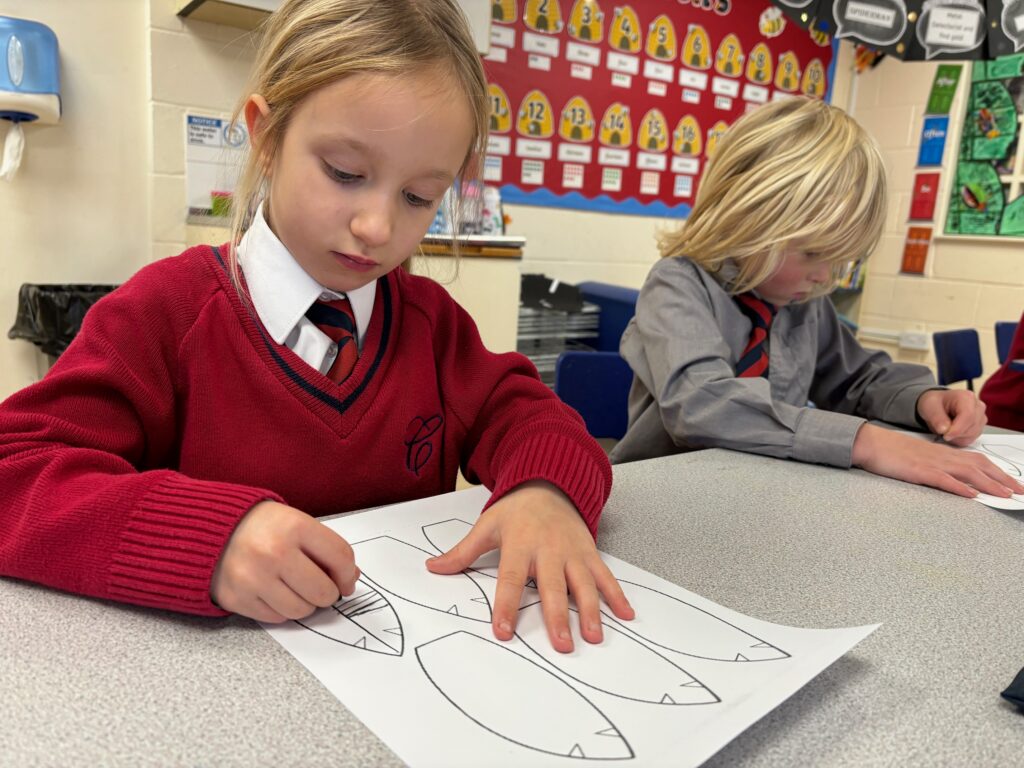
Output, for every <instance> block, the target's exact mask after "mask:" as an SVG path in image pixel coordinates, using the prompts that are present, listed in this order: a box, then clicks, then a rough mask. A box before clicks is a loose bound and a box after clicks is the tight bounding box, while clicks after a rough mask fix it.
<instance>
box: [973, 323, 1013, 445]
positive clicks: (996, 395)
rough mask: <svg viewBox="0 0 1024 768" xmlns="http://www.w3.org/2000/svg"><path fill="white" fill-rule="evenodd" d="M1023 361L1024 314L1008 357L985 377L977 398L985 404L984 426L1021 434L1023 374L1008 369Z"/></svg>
mask: <svg viewBox="0 0 1024 768" xmlns="http://www.w3.org/2000/svg"><path fill="white" fill-rule="evenodd" d="M1021 358H1024V315H1021V317H1020V323H1018V325H1017V332H1016V333H1015V334H1013V341H1012V342H1011V343H1010V354H1009V355H1008V356H1007V358H1006V360H1005V362H1003V364H1002V365H1001V366H999V370H998V371H996V372H995V373H993V374H992V375H991V376H989V377H988V381H986V382H985V386H983V387H982V388H981V392H979V393H978V397H980V398H981V400H982V402H983V403H985V406H986V411H985V415H986V416H988V423H989V424H991V425H992V426H994V427H1003V428H1004V429H1013V430H1016V431H1018V432H1024V372H1021V371H1015V370H1013V369H1012V368H1011V367H1010V366H1011V365H1012V364H1013V361H1014V360H1020V359H1021Z"/></svg>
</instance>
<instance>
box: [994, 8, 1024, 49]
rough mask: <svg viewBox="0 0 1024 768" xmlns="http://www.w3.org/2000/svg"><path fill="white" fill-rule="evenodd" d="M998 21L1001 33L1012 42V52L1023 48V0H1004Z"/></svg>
mask: <svg viewBox="0 0 1024 768" xmlns="http://www.w3.org/2000/svg"><path fill="white" fill-rule="evenodd" d="M1000 21H1001V23H1002V25H1003V34H1004V35H1006V36H1007V37H1008V38H1009V39H1010V40H1011V41H1012V42H1013V50H1014V52H1015V53H1016V52H1017V51H1019V50H1020V49H1021V48H1024V0H1011V1H1010V2H1006V1H1005V0H1004V2H1003V13H1002V15H1001V17H1000Z"/></svg>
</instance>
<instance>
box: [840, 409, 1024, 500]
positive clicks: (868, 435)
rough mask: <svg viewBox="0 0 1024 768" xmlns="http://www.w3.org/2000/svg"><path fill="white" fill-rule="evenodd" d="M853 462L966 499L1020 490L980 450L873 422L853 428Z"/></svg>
mask: <svg viewBox="0 0 1024 768" xmlns="http://www.w3.org/2000/svg"><path fill="white" fill-rule="evenodd" d="M926 394H927V393H926ZM853 463H854V465H855V466H858V467H863V468H864V469H866V470H868V471H869V472H874V473H875V474H876V475H885V476H886V477H892V478H895V479H896V480H905V481H906V482H908V483H918V484H919V485H929V486H931V487H932V488H938V489H939V490H942V491H948V492H949V493H955V494H957V495H958V496H967V497H969V498H973V497H974V496H977V495H978V492H979V491H980V492H981V493H987V494H990V495H992V496H1002V497H1003V498H1006V497H1008V496H1010V494H1012V493H1024V486H1021V485H1020V484H1019V483H1018V482H1017V481H1016V480H1014V479H1013V478H1012V477H1010V476H1009V475H1007V474H1006V473H1005V472H1003V471H1002V470H1001V469H999V467H997V466H996V465H995V464H993V463H992V462H991V461H989V460H988V459H987V458H986V457H985V456H983V455H982V454H980V453H975V452H973V451H960V450H957V449H955V448H951V447H950V446H948V445H940V444H938V443H933V442H928V441H926V440H921V439H920V438H917V437H911V436H910V435H904V434H900V433H899V432H894V431H892V430H890V429H885V428H883V427H876V426H875V425H873V424H865V425H863V426H862V427H861V428H860V429H859V430H858V431H857V437H856V439H855V440H854V442H853Z"/></svg>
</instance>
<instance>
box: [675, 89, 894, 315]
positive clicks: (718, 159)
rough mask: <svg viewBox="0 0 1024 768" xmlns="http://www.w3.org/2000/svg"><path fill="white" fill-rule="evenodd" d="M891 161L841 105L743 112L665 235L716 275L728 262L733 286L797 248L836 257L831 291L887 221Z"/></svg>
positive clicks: (796, 104) (797, 104)
mask: <svg viewBox="0 0 1024 768" xmlns="http://www.w3.org/2000/svg"><path fill="white" fill-rule="evenodd" d="M885 212H886V183H885V168H884V164H883V162H882V156H881V153H880V152H879V149H878V145H877V144H876V143H875V141H874V139H872V138H871V136H869V135H868V133H867V132H866V131H865V130H864V129H863V128H862V127H861V126H860V125H858V124H857V123H856V122H855V121H854V120H853V118H851V117H850V116H849V115H847V114H846V113H845V112H843V111H842V110H840V109H837V108H836V107H832V106H829V105H828V104H825V103H824V102H821V101H816V100H813V99H807V98H803V97H798V98H792V99H785V100H783V101H778V102H773V103H771V104H767V105H765V106H762V107H759V108H758V109H756V110H754V111H753V112H751V113H749V114H747V115H744V116H743V117H742V118H740V119H739V120H737V121H736V123H734V124H733V125H732V127H731V128H729V130H728V131H726V133H725V135H724V136H723V137H722V139H721V140H720V142H719V143H718V146H717V149H716V151H715V154H714V157H713V158H712V159H711V160H710V161H709V164H708V166H707V168H706V170H705V173H704V177H703V179H702V180H701V182H700V188H699V190H698V192H697V199H696V202H695V204H694V206H693V210H692V211H691V213H690V216H689V217H688V218H687V220H686V222H685V223H684V224H683V225H682V227H681V228H679V229H678V230H676V231H674V232H670V233H668V234H666V235H664V236H663V237H662V238H661V240H660V248H661V254H662V256H663V257H670V256H684V257H686V258H688V259H690V260H692V261H694V262H695V263H697V264H699V265H700V266H701V267H703V268H704V269H705V270H707V271H708V272H710V273H712V274H716V275H717V274H718V273H719V272H720V271H721V270H722V267H723V266H724V265H726V264H727V263H729V262H732V263H734V264H735V266H736V269H737V272H736V274H735V276H734V277H732V276H730V277H729V279H728V280H727V281H724V282H725V283H726V288H727V290H729V291H730V292H731V293H734V294H735V293H743V292H744V291H748V290H751V289H754V288H756V287H757V286H758V285H760V284H761V283H763V282H764V281H765V280H767V279H768V278H769V277H771V275H772V274H774V273H775V271H776V270H778V268H779V267H780V266H781V263H782V260H783V258H784V256H785V253H786V251H787V249H789V248H799V249H800V250H802V251H804V252H805V253H809V254H813V255H814V257H815V258H819V259H820V260H822V261H827V262H829V263H831V265H832V280H831V281H830V282H829V283H827V284H825V285H823V286H821V287H820V288H819V289H817V290H816V291H815V292H814V294H815V295H822V294H825V293H828V292H829V291H831V290H832V289H833V288H834V287H835V285H836V283H837V282H838V281H839V280H840V279H841V278H842V276H843V275H844V274H845V273H846V271H847V270H848V269H849V268H850V266H851V265H852V264H853V263H855V262H857V261H860V260H863V259H865V258H867V257H868V255H869V254H870V253H871V251H872V250H874V248H875V245H877V243H878V239H879V238H880V237H881V234H882V228H883V226H884V224H885Z"/></svg>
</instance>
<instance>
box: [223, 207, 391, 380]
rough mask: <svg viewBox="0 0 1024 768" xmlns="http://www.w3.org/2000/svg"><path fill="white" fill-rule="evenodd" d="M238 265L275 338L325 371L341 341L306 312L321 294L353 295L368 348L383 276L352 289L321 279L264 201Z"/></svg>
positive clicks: (241, 248)
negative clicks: (291, 246) (278, 228)
mask: <svg viewBox="0 0 1024 768" xmlns="http://www.w3.org/2000/svg"><path fill="white" fill-rule="evenodd" d="M238 265H239V267H240V268H241V270H242V273H243V274H244V275H245V282H246V285H247V287H248V289H249V296H250V297H251V298H252V304H253V307H254V308H255V310H256V314H257V315H259V318H260V321H261V322H262V323H263V327H264V328H266V329H267V332H268V333H269V334H270V336H271V338H272V339H273V340H274V341H276V342H277V343H278V344H283V345H284V346H286V347H288V349H290V350H292V351H293V352H294V353H295V354H297V355H298V356H299V357H301V358H302V359H303V360H304V361H305V362H307V363H309V365H310V366H312V367H313V368H316V369H317V370H318V371H320V373H323V374H326V373H327V371H329V370H330V368H331V364H332V363H333V362H334V358H335V357H337V354H338V347H337V345H336V344H335V343H334V342H333V341H331V340H330V339H329V338H328V337H327V335H326V334H325V333H324V332H323V331H321V330H320V329H319V328H317V327H316V326H315V325H314V324H313V323H312V321H310V319H309V318H307V317H306V310H307V309H309V308H310V306H312V304H313V302H315V301H317V300H318V299H320V300H323V301H330V300H332V299H340V298H343V297H344V296H348V300H349V302H350V303H351V304H352V312H353V314H354V315H355V321H356V341H357V343H358V345H359V349H360V350H362V348H363V339H364V338H365V337H366V329H367V328H368V327H369V325H370V317H371V315H372V314H373V302H374V300H375V299H376V296H377V281H376V280H373V281H371V282H370V283H369V284H367V285H364V286H363V287H361V288H356V289H355V290H354V291H349V292H348V293H347V294H345V293H337V292H336V291H332V290H330V289H329V288H325V287H324V286H322V285H320V283H318V282H317V281H316V280H314V279H313V278H312V277H310V276H309V274H308V273H307V272H306V271H305V270H304V269H303V268H302V267H301V266H299V263H298V262H297V261H295V258H294V257H293V256H292V255H291V253H289V252H288V249H287V248H285V247H284V244H283V243H282V242H281V241H280V240H278V239H277V235H275V234H274V233H273V232H272V231H271V230H270V226H269V225H268V224H267V220H266V219H265V218H264V217H263V204H262V203H260V206H259V208H258V209H257V210H256V215H255V216H254V217H253V220H252V224H251V226H250V227H249V229H248V230H247V231H246V233H245V235H244V236H243V237H242V242H241V243H239V245H238Z"/></svg>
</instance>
